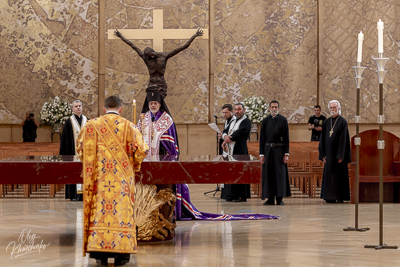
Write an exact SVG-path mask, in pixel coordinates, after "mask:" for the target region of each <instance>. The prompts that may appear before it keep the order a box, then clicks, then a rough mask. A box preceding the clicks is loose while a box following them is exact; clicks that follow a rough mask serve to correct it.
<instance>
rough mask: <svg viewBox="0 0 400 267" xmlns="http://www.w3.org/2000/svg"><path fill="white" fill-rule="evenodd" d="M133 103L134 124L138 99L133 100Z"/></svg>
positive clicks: (134, 122)
mask: <svg viewBox="0 0 400 267" xmlns="http://www.w3.org/2000/svg"><path fill="white" fill-rule="evenodd" d="M132 105H133V124H136V99H133V100H132Z"/></svg>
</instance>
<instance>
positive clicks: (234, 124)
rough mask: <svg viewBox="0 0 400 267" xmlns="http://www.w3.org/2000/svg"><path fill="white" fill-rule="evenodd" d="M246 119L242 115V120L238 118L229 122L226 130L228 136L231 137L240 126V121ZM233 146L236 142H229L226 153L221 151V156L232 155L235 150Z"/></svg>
mask: <svg viewBox="0 0 400 267" xmlns="http://www.w3.org/2000/svg"><path fill="white" fill-rule="evenodd" d="M245 118H247V117H246V115H243V117H242V118H240V119H239V120H238V119H237V118H234V119H232V120H234V121H232V122H231V125H229V130H228V135H231V134H232V133H234V132H235V131H237V130H238V129H239V127H240V124H241V123H242V121H243V120H244V119H245ZM235 144H236V142H234V141H231V142H230V143H229V144H227V146H228V151H227V152H225V150H223V152H222V155H223V156H228V155H232V154H233V149H234V148H235Z"/></svg>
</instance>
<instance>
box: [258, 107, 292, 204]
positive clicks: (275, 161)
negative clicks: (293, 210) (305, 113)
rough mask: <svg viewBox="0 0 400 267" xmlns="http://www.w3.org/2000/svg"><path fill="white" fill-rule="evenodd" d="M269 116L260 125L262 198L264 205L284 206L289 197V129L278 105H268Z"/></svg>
mask: <svg viewBox="0 0 400 267" xmlns="http://www.w3.org/2000/svg"><path fill="white" fill-rule="evenodd" d="M269 109H270V112H271V114H270V115H269V116H267V117H266V118H265V119H264V120H263V121H262V123H261V133H260V160H261V163H262V164H263V167H262V196H261V199H262V200H264V199H265V198H268V200H267V201H266V202H264V203H263V204H264V205H274V204H275V197H276V204H277V205H284V204H285V203H284V202H283V201H282V199H283V197H289V196H291V192H290V184H289V173H288V168H287V162H288V160H289V127H288V122H287V119H286V118H285V117H283V116H282V115H280V114H279V103H278V101H276V100H272V101H271V102H270V104H269Z"/></svg>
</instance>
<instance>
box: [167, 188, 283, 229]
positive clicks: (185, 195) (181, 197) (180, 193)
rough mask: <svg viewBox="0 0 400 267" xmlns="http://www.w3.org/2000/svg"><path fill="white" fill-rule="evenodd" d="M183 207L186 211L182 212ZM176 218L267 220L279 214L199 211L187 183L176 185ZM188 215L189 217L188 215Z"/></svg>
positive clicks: (277, 217)
mask: <svg viewBox="0 0 400 267" xmlns="http://www.w3.org/2000/svg"><path fill="white" fill-rule="evenodd" d="M183 209H184V210H185V211H186V212H183ZM175 212H176V218H177V220H181V221H183V220H211V221H218V220H221V221H223V220H226V221H228V220H268V219H279V216H273V215H268V214H259V213H245V214H233V215H229V214H213V213H206V212H201V211H198V210H197V209H196V207H195V206H193V204H192V202H191V201H190V195H189V187H188V186H187V184H177V185H176V206H175ZM188 216H190V217H188Z"/></svg>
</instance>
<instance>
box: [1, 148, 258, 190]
mask: <svg viewBox="0 0 400 267" xmlns="http://www.w3.org/2000/svg"><path fill="white" fill-rule="evenodd" d="M261 169H262V165H261V163H260V161H259V160H258V159H256V158H255V157H253V156H250V155H235V156H229V157H223V156H221V155H218V156H210V155H201V156H182V155H180V156H156V157H152V158H151V159H146V160H145V161H143V163H142V166H141V171H140V172H137V173H136V181H141V182H142V183H144V184H168V183H174V184H184V183H187V184H210V183H213V184H220V183H224V184H252V183H260V181H261ZM81 171H82V163H81V162H80V161H76V158H75V156H17V157H12V158H7V159H3V160H0V173H1V176H0V197H1V192H3V186H4V185H5V184H27V185H28V184H77V183H82V182H83V181H82V178H81ZM27 190H29V189H27ZM26 193H27V194H28V196H29V192H26ZM54 193H55V192H51V193H50V195H51V196H52V197H54ZM24 195H25V192H24Z"/></svg>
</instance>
